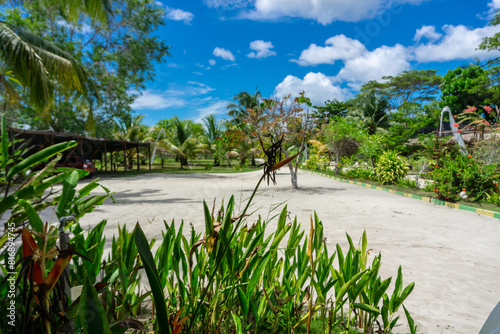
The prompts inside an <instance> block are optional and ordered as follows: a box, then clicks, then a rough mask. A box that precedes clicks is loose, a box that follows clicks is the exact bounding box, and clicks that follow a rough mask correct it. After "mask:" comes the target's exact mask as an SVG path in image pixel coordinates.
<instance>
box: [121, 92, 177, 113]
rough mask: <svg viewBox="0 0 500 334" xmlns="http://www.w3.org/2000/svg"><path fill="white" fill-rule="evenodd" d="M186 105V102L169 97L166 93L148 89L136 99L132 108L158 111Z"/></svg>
mask: <svg viewBox="0 0 500 334" xmlns="http://www.w3.org/2000/svg"><path fill="white" fill-rule="evenodd" d="M184 104H185V101H184V100H182V99H179V98H175V97H171V96H168V94H166V92H161V91H155V90H152V89H146V90H145V91H144V92H142V95H140V96H139V97H138V98H137V99H135V101H134V103H132V105H131V107H132V109H136V110H145V109H146V110H158V109H165V108H170V107H182V106H184Z"/></svg>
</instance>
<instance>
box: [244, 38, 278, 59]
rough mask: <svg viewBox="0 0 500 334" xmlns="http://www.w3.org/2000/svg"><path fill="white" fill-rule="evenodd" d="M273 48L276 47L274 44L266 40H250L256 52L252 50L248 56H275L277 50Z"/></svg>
mask: <svg viewBox="0 0 500 334" xmlns="http://www.w3.org/2000/svg"><path fill="white" fill-rule="evenodd" d="M272 48H274V46H273V43H271V42H264V41H262V40H257V41H253V42H250V49H252V50H254V51H255V52H250V53H249V54H247V57H250V58H266V57H270V56H275V55H276V52H275V51H272V50H271V49H272Z"/></svg>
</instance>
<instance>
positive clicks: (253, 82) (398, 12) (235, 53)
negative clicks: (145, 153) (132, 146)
mask: <svg viewBox="0 0 500 334" xmlns="http://www.w3.org/2000/svg"><path fill="white" fill-rule="evenodd" d="M156 4H157V6H161V7H163V8H164V9H165V11H166V22H167V24H166V25H165V26H163V27H161V28H160V29H159V30H158V31H157V34H158V35H159V36H161V37H162V38H163V39H164V40H165V41H166V42H167V43H168V44H169V45H171V50H170V52H171V57H167V59H166V63H164V64H160V65H157V66H156V70H155V71H156V79H155V80H154V81H153V82H150V83H149V84H148V87H147V89H146V90H145V91H143V92H142V96H140V97H139V98H138V99H137V100H136V101H135V102H134V104H133V109H134V111H135V113H136V114H145V115H146V117H145V120H144V121H145V123H146V124H148V125H153V124H155V123H156V122H157V121H158V120H160V119H165V118H170V117H173V116H179V118H181V119H186V118H190V119H193V120H196V121H199V120H200V119H201V118H202V117H204V116H205V115H208V114H210V113H214V114H216V115H217V117H218V118H220V117H226V116H225V114H226V106H227V104H228V103H229V102H231V101H232V98H233V97H234V95H236V94H237V93H239V92H241V91H243V90H245V91H248V92H249V93H253V92H254V91H255V89H258V90H259V91H260V92H261V93H262V95H263V97H275V98H280V97H283V96H285V95H287V94H290V93H291V94H292V95H296V94H298V93H299V92H301V91H305V92H306V96H308V97H309V98H311V100H312V102H313V103H314V104H316V105H322V104H323V103H324V101H325V100H328V99H333V98H337V99H339V100H346V99H349V98H350V97H353V95H354V94H356V92H357V91H358V90H359V87H360V86H361V85H362V84H363V83H365V82H367V81H369V80H380V79H381V77H382V76H388V75H397V74H398V73H400V72H402V71H405V70H411V69H436V70H438V73H439V74H441V75H444V74H446V72H447V70H449V69H454V68H456V67H457V66H460V65H464V64H468V63H470V62H471V61H475V59H479V61H480V63H481V64H482V63H484V62H486V61H487V60H488V59H491V58H494V57H498V56H500V54H499V53H496V52H485V51H479V50H477V47H478V45H479V43H480V42H481V39H482V38H483V37H485V36H491V35H493V34H494V33H496V32H500V26H496V27H495V26H489V25H488V22H489V19H490V18H491V17H492V15H493V13H494V10H495V9H498V8H500V0H493V1H490V2H488V1H473V0H467V1H466V0H191V1H180V0H161V1H156Z"/></svg>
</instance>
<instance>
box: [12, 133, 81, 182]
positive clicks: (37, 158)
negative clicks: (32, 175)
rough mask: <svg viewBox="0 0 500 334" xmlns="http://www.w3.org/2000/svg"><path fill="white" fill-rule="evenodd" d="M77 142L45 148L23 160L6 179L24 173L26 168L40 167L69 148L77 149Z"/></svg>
mask: <svg viewBox="0 0 500 334" xmlns="http://www.w3.org/2000/svg"><path fill="white" fill-rule="evenodd" d="M76 144H77V143H76V141H74V140H72V141H69V142H64V143H59V144H55V145H52V146H49V147H47V148H44V149H43V150H41V151H39V152H37V153H35V154H33V155H30V156H29V157H27V158H26V159H24V160H21V161H20V162H19V163H18V164H17V165H15V166H13V167H12V168H11V169H10V170H9V172H8V173H7V175H6V176H5V178H6V179H10V178H12V177H13V176H14V175H16V174H17V173H19V172H21V171H23V170H24V169H26V168H29V167H31V166H34V165H38V164H39V163H41V162H44V161H46V160H47V159H49V158H50V157H52V156H54V155H56V154H57V153H60V152H63V151H65V150H67V149H69V148H72V147H75V146H76Z"/></svg>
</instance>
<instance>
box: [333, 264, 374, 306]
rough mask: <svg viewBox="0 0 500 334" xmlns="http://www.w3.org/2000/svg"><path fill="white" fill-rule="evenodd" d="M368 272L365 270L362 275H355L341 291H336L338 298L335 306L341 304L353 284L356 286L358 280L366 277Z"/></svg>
mask: <svg viewBox="0 0 500 334" xmlns="http://www.w3.org/2000/svg"><path fill="white" fill-rule="evenodd" d="M366 272H367V270H364V271H362V272H360V273H357V274H356V275H354V276H353V277H352V278H351V279H350V280H349V281H348V282H347V283H345V284H344V285H343V286H342V287H341V288H340V289H339V291H338V292H337V291H335V292H336V295H337V296H336V297H335V304H339V303H340V302H341V301H342V299H343V298H344V295H345V294H346V293H347V291H348V290H349V288H350V287H351V285H352V284H354V283H355V282H356V281H357V280H358V279H360V278H361V277H363V275H365V274H366Z"/></svg>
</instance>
